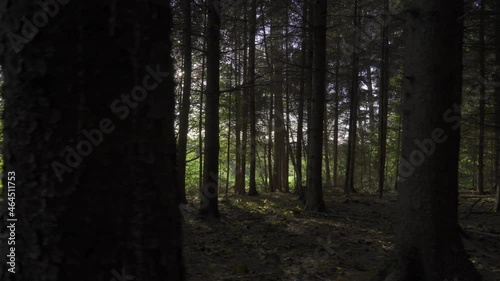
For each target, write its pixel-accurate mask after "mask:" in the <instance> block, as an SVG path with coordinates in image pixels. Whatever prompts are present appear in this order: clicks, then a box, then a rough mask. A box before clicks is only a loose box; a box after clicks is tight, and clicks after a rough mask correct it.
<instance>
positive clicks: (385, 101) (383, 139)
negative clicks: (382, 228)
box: [378, 0, 391, 198]
mask: <svg viewBox="0 0 500 281" xmlns="http://www.w3.org/2000/svg"><path fill="white" fill-rule="evenodd" d="M390 16H391V15H390V14H389V0H384V20H383V25H384V26H383V27H382V61H381V65H380V98H379V106H380V109H379V140H378V141H379V153H378V196H379V198H382V196H383V195H384V183H385V161H386V157H387V155H386V154H387V113H388V106H389V19H388V17H390Z"/></svg>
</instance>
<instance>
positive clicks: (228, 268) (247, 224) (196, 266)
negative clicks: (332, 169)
mask: <svg viewBox="0 0 500 281" xmlns="http://www.w3.org/2000/svg"><path fill="white" fill-rule="evenodd" d="M466 196H467V197H466ZM479 198H480V199H479ZM189 199H190V201H191V202H198V200H194V201H193V198H189ZM219 199H220V201H221V202H220V206H219V208H220V211H221V220H220V222H215V221H211V220H200V219H199V218H197V217H196V215H195V207H196V204H194V205H193V204H191V205H190V207H189V208H188V211H187V213H186V214H185V227H184V244H185V248H184V249H185V250H184V257H185V264H186V270H187V277H188V278H187V280H189V281H207V280H225V281H230V280H255V281H261V280H262V281H265V280H292V281H293V280H301V281H302V280H306V281H309V280H336V281H339V280H360V281H363V280H370V278H371V277H372V276H373V275H374V274H375V273H376V271H377V270H378V269H379V268H380V266H381V265H382V263H383V262H384V259H385V257H387V255H388V254H389V253H390V251H391V250H392V248H393V229H392V223H391V222H392V220H391V218H392V216H393V215H392V214H394V212H396V211H397V210H395V208H394V200H395V195H394V194H389V195H386V198H384V199H378V198H377V197H376V196H374V195H362V194H361V195H351V197H350V198H349V199H348V198H347V197H346V196H344V195H342V194H340V193H338V192H334V191H332V190H330V189H326V190H325V201H326V204H327V207H328V212H327V213H326V214H320V213H304V212H303V211H302V206H301V203H300V201H298V200H297V199H296V196H295V195H293V194H283V193H275V194H262V195H260V196H257V197H249V196H229V198H227V199H225V198H224V197H221V198H219ZM472 206H473V208H472V209H471V207H472ZM492 206H493V199H492V198H490V197H488V196H484V197H477V196H473V195H472V194H467V195H465V196H464V197H461V199H460V210H459V218H460V223H461V225H462V227H463V228H464V229H465V230H466V231H467V233H468V234H469V235H470V236H471V239H468V240H466V241H465V243H466V244H465V245H466V248H467V249H468V251H469V253H470V255H471V259H472V260H473V262H474V263H475V265H476V267H477V268H478V269H479V270H480V272H481V274H482V275H483V277H484V280H486V281H488V280H500V216H499V215H497V214H492V213H491V208H492Z"/></svg>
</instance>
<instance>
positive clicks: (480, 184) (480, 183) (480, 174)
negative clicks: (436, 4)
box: [477, 0, 486, 194]
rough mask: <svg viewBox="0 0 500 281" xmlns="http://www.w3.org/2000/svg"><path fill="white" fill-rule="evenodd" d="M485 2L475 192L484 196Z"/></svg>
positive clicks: (482, 10)
mask: <svg viewBox="0 0 500 281" xmlns="http://www.w3.org/2000/svg"><path fill="white" fill-rule="evenodd" d="M485 2H486V1H485V0H481V4H480V5H481V9H480V10H481V11H480V15H479V17H480V20H479V21H480V23H479V75H480V76H481V86H480V87H479V144H478V161H477V162H478V163H477V192H478V193H479V194H484V119H485V118H484V113H485V112H484V109H485V98H486V85H485V83H484V81H485V49H484V29H485V26H484V13H485V7H486V3H485Z"/></svg>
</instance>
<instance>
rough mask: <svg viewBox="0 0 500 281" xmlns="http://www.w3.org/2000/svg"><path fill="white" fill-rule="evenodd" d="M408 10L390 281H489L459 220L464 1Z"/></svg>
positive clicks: (420, 3) (429, 2)
mask: <svg viewBox="0 0 500 281" xmlns="http://www.w3.org/2000/svg"><path fill="white" fill-rule="evenodd" d="M408 11H409V13H408V15H407V21H406V22H407V26H406V32H407V36H406V38H407V39H406V45H405V47H406V59H405V68H404V77H405V85H404V92H405V100H404V108H403V136H402V137H403V150H402V160H401V161H402V163H401V170H400V181H401V184H400V187H399V198H398V203H397V204H398V208H397V209H398V211H399V212H400V219H399V222H398V223H399V224H398V226H397V238H396V249H397V250H396V253H397V262H396V267H395V269H394V271H393V272H392V273H391V274H390V275H389V277H388V278H387V279H385V280H398V281H405V280H428V281H438V280H464V281H465V280H467V281H471V280H481V277H480V276H479V274H478V272H477V271H476V270H475V269H474V267H473V264H472V263H471V262H470V261H469V259H468V256H467V253H466V252H465V250H464V247H463V245H462V240H461V234H460V230H459V225H458V218H457V211H458V209H457V208H458V207H457V205H458V160H459V145H460V124H459V122H460V119H459V116H460V104H461V92H462V37H463V23H462V20H463V2H461V1H453V0H447V1H433V0H426V1H414V2H412V4H411V5H410V6H409V9H408Z"/></svg>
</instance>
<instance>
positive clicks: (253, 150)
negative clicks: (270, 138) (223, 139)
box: [248, 0, 259, 196]
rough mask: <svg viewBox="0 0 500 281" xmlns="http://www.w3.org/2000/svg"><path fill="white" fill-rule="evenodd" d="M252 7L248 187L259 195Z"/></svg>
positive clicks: (253, 9) (250, 192)
mask: <svg viewBox="0 0 500 281" xmlns="http://www.w3.org/2000/svg"><path fill="white" fill-rule="evenodd" d="M251 5H252V6H251V7H250V34H249V38H248V44H249V49H248V63H249V69H248V76H249V80H250V81H249V82H250V84H251V85H252V87H250V89H249V92H250V95H249V97H248V98H249V99H250V102H249V111H250V186H249V187H248V195H252V196H254V195H259V193H258V192H257V184H256V182H255V169H256V161H257V135H256V128H255V127H256V122H257V120H256V118H255V85H256V83H255V32H256V17H257V3H256V0H252V2H251Z"/></svg>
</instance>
